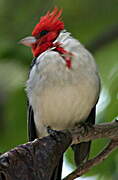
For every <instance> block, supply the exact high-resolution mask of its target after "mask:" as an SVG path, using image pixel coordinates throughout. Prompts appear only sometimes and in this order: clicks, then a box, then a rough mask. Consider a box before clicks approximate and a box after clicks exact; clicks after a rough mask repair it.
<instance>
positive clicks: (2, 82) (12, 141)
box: [0, 0, 118, 180]
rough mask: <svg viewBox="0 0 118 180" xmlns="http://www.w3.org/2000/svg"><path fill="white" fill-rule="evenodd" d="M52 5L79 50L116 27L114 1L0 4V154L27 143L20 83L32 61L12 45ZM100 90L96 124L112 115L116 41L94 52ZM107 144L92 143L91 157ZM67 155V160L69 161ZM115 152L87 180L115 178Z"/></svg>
mask: <svg viewBox="0 0 118 180" xmlns="http://www.w3.org/2000/svg"><path fill="white" fill-rule="evenodd" d="M54 6H59V7H60V8H63V20H64V22H65V28H66V29H67V30H68V31H70V32H71V33H72V35H73V36H74V37H76V38H78V39H79V40H80V41H81V42H82V43H83V44H84V45H86V44H87V43H89V42H91V41H92V40H94V38H96V37H97V36H98V35H99V34H101V33H102V32H103V31H107V30H109V28H110V27H111V26H112V25H115V24H118V0H99V1H98V0H86V1H85V0H74V1H73V0H35V1H34V2H33V1H31V0H26V1H23V0H20V1H16V0H10V1H8V0H6V1H4V0H0V24H1V28H0V38H1V40H0V116H1V118H0V121H1V122H0V151H1V152H3V151H6V150H8V149H10V148H12V147H14V146H16V145H18V144H20V143H24V142H26V141H27V130H26V126H27V121H26V109H27V107H26V94H25V82H26V79H27V74H28V70H29V65H30V63H31V60H32V54H31V52H30V49H28V48H25V47H23V46H21V45H19V44H18V41H19V40H20V39H21V38H23V37H25V36H27V35H30V34H31V31H32V29H33V27H34V25H35V24H36V23H37V22H38V20H39V18H40V16H42V15H44V14H45V12H47V10H50V9H52V8H53V7H54ZM94 56H95V59H96V61H97V64H98V66H99V70H100V74H101V80H102V91H101V97H100V101H99V103H98V112H97V121H98V122H104V121H111V120H113V119H114V118H115V117H117V116H118V108H117V107H118V83H117V82H118V73H117V71H118V39H116V40H115V41H113V42H111V43H110V44H108V45H106V46H104V47H103V48H101V49H100V50H99V51H98V52H96V53H95V55H94ZM106 142H107V140H96V141H95V142H94V143H93V146H92V153H91V156H92V157H93V156H94V155H95V154H96V153H97V152H99V150H100V149H101V148H102V147H104V145H105V144H106ZM71 156H72V151H70V150H69V152H68V153H67V158H68V160H69V162H72V158H71ZM117 162H118V151H115V152H113V153H112V155H111V156H110V157H109V158H108V159H107V160H106V161H104V162H103V163H101V164H100V165H98V166H97V167H95V168H93V169H92V170H91V171H90V173H89V174H87V175H97V177H98V179H102V180H105V179H106V178H107V179H108V180H111V179H112V180H117V179H118V165H117V164H118V163H117Z"/></svg>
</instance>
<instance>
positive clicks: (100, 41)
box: [86, 24, 118, 53]
mask: <svg viewBox="0 0 118 180" xmlns="http://www.w3.org/2000/svg"><path fill="white" fill-rule="evenodd" d="M117 38H118V24H117V25H115V26H113V27H109V28H107V30H106V31H105V32H103V33H101V34H100V35H99V36H98V37H97V38H96V39H95V40H93V41H92V42H90V43H89V44H87V45H86V48H87V49H88V50H89V51H91V52H92V53H95V52H96V51H98V50H99V49H100V48H102V47H103V46H105V45H107V44H109V43H111V42H112V41H113V40H116V39H117Z"/></svg>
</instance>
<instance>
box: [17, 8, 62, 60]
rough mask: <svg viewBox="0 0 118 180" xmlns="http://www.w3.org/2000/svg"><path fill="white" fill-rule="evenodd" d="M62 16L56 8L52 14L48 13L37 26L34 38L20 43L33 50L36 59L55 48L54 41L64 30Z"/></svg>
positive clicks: (28, 38) (25, 39)
mask: <svg viewBox="0 0 118 180" xmlns="http://www.w3.org/2000/svg"><path fill="white" fill-rule="evenodd" d="M61 14H62V10H60V11H59V10H58V8H54V10H53V11H52V12H47V14H46V15H45V16H43V17H41V18H40V21H39V23H38V24H37V25H36V26H35V28H34V30H33V32H32V36H30V37H26V38H24V39H22V40H21V41H20V43H22V44H24V45H26V46H30V47H31V48H32V53H33V55H34V56H35V57H37V56H38V55H39V54H41V53H42V52H44V51H46V50H47V49H49V48H51V47H54V44H53V42H54V40H55V39H56V38H57V37H58V35H59V33H60V31H61V30H63V29H64V23H63V22H62V21H61V20H60V16H61Z"/></svg>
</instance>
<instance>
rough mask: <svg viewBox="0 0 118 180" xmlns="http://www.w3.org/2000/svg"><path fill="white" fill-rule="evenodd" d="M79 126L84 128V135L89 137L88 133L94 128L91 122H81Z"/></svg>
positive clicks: (82, 132)
mask: <svg viewBox="0 0 118 180" xmlns="http://www.w3.org/2000/svg"><path fill="white" fill-rule="evenodd" d="M78 126H79V127H82V131H81V134H82V135H87V134H88V131H89V130H90V129H92V128H93V125H92V124H91V123H90V122H81V123H79V124H78Z"/></svg>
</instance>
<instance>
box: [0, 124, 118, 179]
mask: <svg viewBox="0 0 118 180" xmlns="http://www.w3.org/2000/svg"><path fill="white" fill-rule="evenodd" d="M86 129H87V131H86ZM57 135H58V138H57V136H56V137H54V136H53V137H52V136H47V137H44V138H42V139H36V140H35V141H33V142H29V143H27V144H24V145H20V146H18V147H16V148H14V149H12V150H10V151H9V152H6V153H4V154H2V155H1V156H0V180H21V179H22V180H26V179H30V180H34V179H35V180H51V177H52V174H53V172H54V171H55V168H56V166H57V164H58V162H59V159H60V157H61V156H62V154H63V153H64V152H65V151H66V149H67V148H68V147H69V146H70V145H71V144H72V140H73V141H74V142H76V143H78V142H86V141H89V140H94V139H98V138H109V139H111V143H110V144H109V145H108V146H107V147H106V148H105V149H104V150H103V151H102V152H101V153H100V154H99V155H98V156H96V157H95V158H94V159H91V160H89V161H87V162H86V163H85V164H83V165H82V166H81V167H79V168H78V169H77V170H75V171H74V172H73V173H71V174H70V175H68V176H67V177H66V178H65V179H64V180H72V179H74V178H75V177H79V176H81V175H82V174H84V173H85V172H87V171H88V170H89V169H90V168H92V167H93V166H95V165H96V164H98V163H100V162H101V161H103V160H104V159H106V158H107V156H108V155H109V154H110V153H111V152H112V151H113V150H114V149H115V148H116V147H117V146H118V122H117V121H114V122H111V123H101V124H97V125H94V126H91V127H90V126H85V125H81V126H78V127H76V128H74V129H71V130H69V131H63V132H58V133H57Z"/></svg>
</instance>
